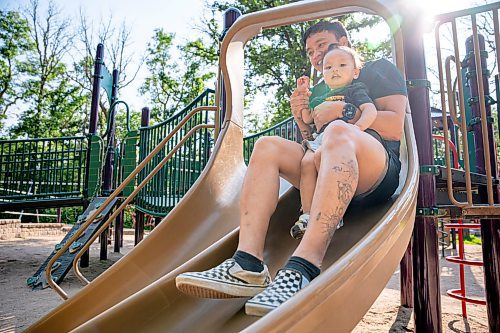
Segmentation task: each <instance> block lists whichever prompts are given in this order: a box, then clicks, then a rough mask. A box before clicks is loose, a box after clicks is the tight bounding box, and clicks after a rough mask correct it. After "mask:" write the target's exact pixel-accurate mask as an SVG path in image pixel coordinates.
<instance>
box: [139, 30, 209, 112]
mask: <svg viewBox="0 0 500 333" xmlns="http://www.w3.org/2000/svg"><path fill="white" fill-rule="evenodd" d="M174 37H175V36H174V34H172V33H168V32H165V31H164V30H163V29H156V30H155V34H154V36H153V38H152V41H151V42H150V43H149V44H148V48H147V54H146V57H145V59H146V67H147V69H148V71H149V73H150V75H149V76H147V77H146V78H145V80H144V83H143V84H142V85H141V87H140V89H139V91H140V93H142V94H146V95H148V96H149V99H150V102H151V116H152V118H153V119H154V120H156V121H158V120H164V119H167V118H168V117H170V116H171V115H172V114H174V112H175V111H177V110H179V108H180V107H182V106H185V105H187V104H189V102H191V101H192V100H193V99H194V98H195V97H196V96H198V95H199V94H200V93H201V92H202V91H203V89H204V87H205V82H207V81H208V80H210V79H212V78H214V77H215V74H214V73H213V72H210V71H207V70H205V66H204V64H207V63H210V61H212V62H213V61H215V60H214V59H216V57H214V54H213V53H214V51H213V50H211V49H210V48H209V47H208V48H207V47H206V46H205V45H204V44H203V42H202V41H201V40H199V39H198V40H195V41H191V42H188V43H186V44H185V45H181V46H179V47H178V49H177V50H175V48H174V42H173V41H174ZM176 51H177V53H180V54H181V56H180V59H181V61H176V60H174V59H173V58H174V56H173V54H175V53H174V52H176Z"/></svg>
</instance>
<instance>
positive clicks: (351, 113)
mask: <svg viewBox="0 0 500 333" xmlns="http://www.w3.org/2000/svg"><path fill="white" fill-rule="evenodd" d="M357 109H358V108H357V107H356V106H355V105H354V104H351V103H345V104H344V109H343V110H342V118H340V119H342V120H343V121H345V122H348V121H349V120H353V119H354V117H355V116H356V110H357Z"/></svg>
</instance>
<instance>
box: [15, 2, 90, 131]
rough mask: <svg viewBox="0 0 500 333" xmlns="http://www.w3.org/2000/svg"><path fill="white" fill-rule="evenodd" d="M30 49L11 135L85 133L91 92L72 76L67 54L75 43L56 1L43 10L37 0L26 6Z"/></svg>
mask: <svg viewBox="0 0 500 333" xmlns="http://www.w3.org/2000/svg"><path fill="white" fill-rule="evenodd" d="M24 15H25V16H26V17H27V25H28V29H29V41H30V45H31V44H32V45H34V48H33V49H30V50H29V51H30V52H26V53H25V54H24V55H23V58H24V59H25V61H24V62H23V64H22V67H21V68H22V73H23V74H24V75H23V76H21V77H17V78H16V80H17V81H20V83H19V85H20V89H21V90H22V101H23V107H22V108H21V111H22V112H21V115H20V117H19V121H18V123H17V124H16V125H15V126H14V127H13V128H11V129H10V136H11V137H31V138H38V137H51V136H66V135H75V134H78V133H82V121H83V119H84V114H85V113H86V106H87V105H89V104H90V99H89V97H90V95H89V94H88V92H85V91H84V90H83V89H82V87H81V86H80V85H78V84H76V83H75V82H74V81H73V80H72V79H71V76H70V71H69V69H68V66H67V65H66V64H65V62H64V61H63V59H64V57H65V56H66V55H67V54H68V52H69V51H70V50H71V48H72V47H73V37H74V35H73V34H72V32H71V29H70V21H69V20H68V19H66V18H64V17H63V16H62V15H61V13H60V12H59V10H58V8H57V7H56V6H55V5H54V3H53V2H49V6H48V8H47V11H46V12H45V13H43V15H42V13H40V9H39V3H38V1H37V0H32V1H31V7H30V8H29V9H27V10H26V12H25V13H24Z"/></svg>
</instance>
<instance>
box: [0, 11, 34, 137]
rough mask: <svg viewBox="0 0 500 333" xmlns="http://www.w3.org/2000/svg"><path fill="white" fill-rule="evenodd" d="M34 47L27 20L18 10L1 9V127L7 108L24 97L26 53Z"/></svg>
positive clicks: (0, 127)
mask: <svg viewBox="0 0 500 333" xmlns="http://www.w3.org/2000/svg"><path fill="white" fill-rule="evenodd" d="M33 47H34V44H33V41H32V40H31V39H30V36H29V25H28V22H27V20H26V19H25V18H23V17H22V16H21V15H20V13H18V12H14V11H8V12H5V11H1V10H0V129H2V121H3V120H4V119H5V118H6V116H7V110H8V109H9V108H10V107H11V106H13V105H14V104H15V103H16V102H17V101H18V100H19V99H20V98H21V97H22V92H23V91H22V87H21V81H20V80H19V78H20V77H22V75H23V72H24V70H23V69H24V68H25V67H26V64H25V61H26V58H25V56H24V55H25V54H26V53H28V52H30V51H32V50H33Z"/></svg>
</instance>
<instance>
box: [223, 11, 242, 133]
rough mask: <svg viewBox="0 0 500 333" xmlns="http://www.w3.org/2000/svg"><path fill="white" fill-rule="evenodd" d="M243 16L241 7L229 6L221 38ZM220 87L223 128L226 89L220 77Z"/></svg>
mask: <svg viewBox="0 0 500 333" xmlns="http://www.w3.org/2000/svg"><path fill="white" fill-rule="evenodd" d="M240 16H241V12H240V10H239V9H237V8H234V7H229V8H228V9H226V11H225V12H224V24H223V27H224V30H222V34H221V37H220V40H221V41H222V39H224V36H225V35H226V32H227V31H228V30H229V28H230V27H231V26H232V25H233V23H234V22H236V20H237V19H238V17H240ZM220 81H221V82H220V87H221V91H222V97H221V111H220V112H221V116H220V127H219V128H222V124H223V123H224V118H225V117H226V89H225V86H224V80H223V79H222V77H221V79H220Z"/></svg>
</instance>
